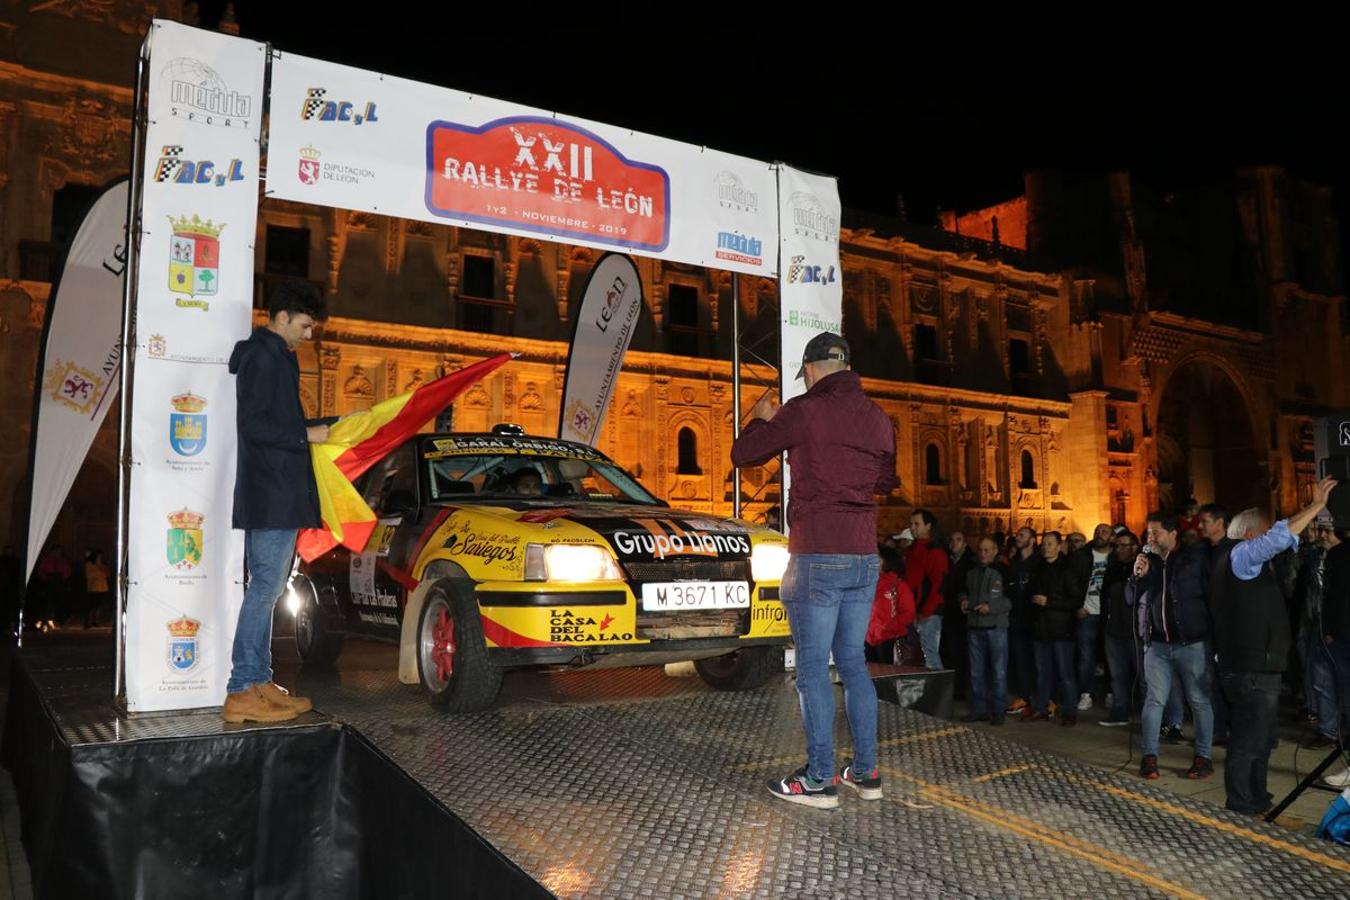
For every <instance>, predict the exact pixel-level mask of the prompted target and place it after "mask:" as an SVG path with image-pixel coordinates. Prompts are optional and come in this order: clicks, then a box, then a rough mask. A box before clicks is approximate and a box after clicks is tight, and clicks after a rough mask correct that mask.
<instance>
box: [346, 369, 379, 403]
mask: <svg viewBox="0 0 1350 900" xmlns="http://www.w3.org/2000/svg"><path fill="white" fill-rule="evenodd" d="M342 393H344V394H346V395H347V396H348V397H358V398H361V399H363V400H369V399H371V398H372V397H374V396H375V385H374V383H372V382H371V380H370V378H368V377H367V376H366V370H365V369H364V368H363V367H361V366H353V367H352V374H351V376H350V377H349V378H348V379H347V380H346V381H345V382H343V384H342Z"/></svg>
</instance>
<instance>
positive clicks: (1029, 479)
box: [1017, 450, 1036, 490]
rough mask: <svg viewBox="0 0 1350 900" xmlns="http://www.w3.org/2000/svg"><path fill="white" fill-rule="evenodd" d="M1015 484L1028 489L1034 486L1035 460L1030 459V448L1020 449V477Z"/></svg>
mask: <svg viewBox="0 0 1350 900" xmlns="http://www.w3.org/2000/svg"><path fill="white" fill-rule="evenodd" d="M1017 486H1018V487H1020V488H1026V489H1028V490H1030V489H1032V488H1034V487H1036V460H1034V459H1032V457H1031V451H1030V450H1023V451H1022V479H1021V481H1019V482H1018V483H1017Z"/></svg>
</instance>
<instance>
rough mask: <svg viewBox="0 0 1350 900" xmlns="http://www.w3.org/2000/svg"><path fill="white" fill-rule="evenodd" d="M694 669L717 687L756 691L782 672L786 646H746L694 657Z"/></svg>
mask: <svg viewBox="0 0 1350 900" xmlns="http://www.w3.org/2000/svg"><path fill="white" fill-rule="evenodd" d="M694 670H695V671H696V672H698V677H700V678H702V679H703V681H704V682H705V683H707V684H708V686H709V687H712V688H714V689H715V690H719V691H749V690H754V689H755V688H757V687H763V686H764V685H765V684H767V683H769V682H770V681H771V680H773V678H774V676H776V675H782V674H783V648H782V647H744V648H742V649H740V650H736V651H734V652H732V653H727V654H725V655H723V656H714V657H711V658H709V659H699V660H695V661H694Z"/></svg>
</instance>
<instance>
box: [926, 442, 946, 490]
mask: <svg viewBox="0 0 1350 900" xmlns="http://www.w3.org/2000/svg"><path fill="white" fill-rule="evenodd" d="M923 470H924V479H923V481H924V484H942V451H940V450H938V445H937V444H929V445H928V446H927V448H925V449H924V451H923Z"/></svg>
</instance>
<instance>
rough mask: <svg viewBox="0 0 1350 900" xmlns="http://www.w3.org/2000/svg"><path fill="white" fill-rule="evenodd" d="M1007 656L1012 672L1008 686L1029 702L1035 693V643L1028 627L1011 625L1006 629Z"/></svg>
mask: <svg viewBox="0 0 1350 900" xmlns="http://www.w3.org/2000/svg"><path fill="white" fill-rule="evenodd" d="M1008 658H1009V662H1010V667H1009V668H1010V669H1011V672H1012V674H1011V675H1010V676H1009V679H1008V680H1009V687H1010V688H1011V689H1012V692H1013V693H1014V694H1016V695H1017V696H1019V697H1021V698H1022V699H1023V700H1025V701H1027V702H1028V703H1030V702H1031V698H1032V697H1033V696H1035V694H1036V645H1035V642H1034V641H1032V639H1031V629H1030V628H1027V627H1026V626H1025V625H1013V626H1012V627H1011V628H1009V629H1008Z"/></svg>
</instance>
